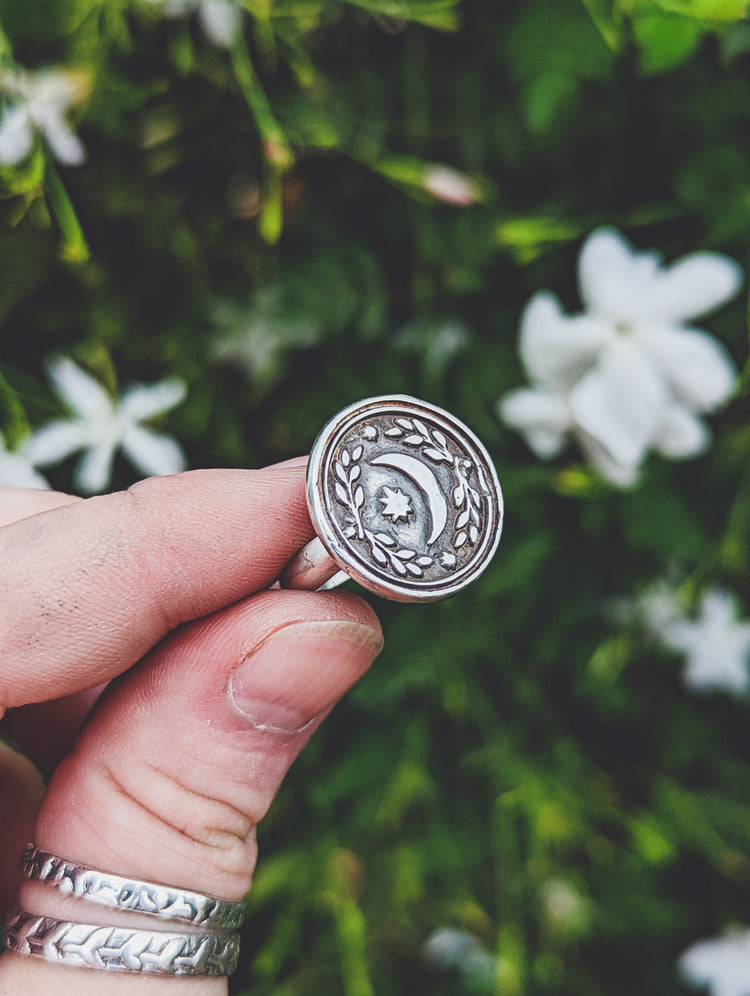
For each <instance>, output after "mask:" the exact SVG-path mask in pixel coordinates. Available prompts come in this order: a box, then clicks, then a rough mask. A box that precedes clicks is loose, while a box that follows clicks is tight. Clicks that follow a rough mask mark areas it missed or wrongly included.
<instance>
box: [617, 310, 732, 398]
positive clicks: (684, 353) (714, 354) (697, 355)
mask: <svg viewBox="0 0 750 996" xmlns="http://www.w3.org/2000/svg"><path fill="white" fill-rule="evenodd" d="M633 340H634V342H637V344H638V346H639V347H640V348H641V349H643V350H644V351H645V352H646V353H648V355H649V356H650V357H651V358H652V359H653V360H654V362H655V363H656V365H657V367H658V369H659V371H660V372H661V373H662V375H663V376H664V377H665V378H666V379H667V380H668V381H669V383H670V384H671V385H672V387H673V388H674V390H675V392H676V393H677V395H678V396H679V397H680V398H681V399H682V400H683V401H685V402H687V403H688V404H689V405H691V406H693V407H695V408H697V409H699V410H700V411H706V412H707V411H712V410H713V409H714V408H716V407H717V406H718V405H720V404H722V403H723V402H725V401H726V400H727V399H728V398H729V397H730V395H731V394H732V392H733V391H734V388H735V385H736V383H737V370H736V369H735V366H734V363H733V362H732V360H731V358H730V356H729V354H728V353H727V351H726V349H725V348H724V346H723V345H722V343H721V342H719V340H718V339H716V338H715V337H714V336H712V335H709V333H708V332H703V331H701V330H700V329H684V328H675V327H670V326H664V325H662V326H652V325H645V326H641V327H639V328H637V329H634V331H633Z"/></svg>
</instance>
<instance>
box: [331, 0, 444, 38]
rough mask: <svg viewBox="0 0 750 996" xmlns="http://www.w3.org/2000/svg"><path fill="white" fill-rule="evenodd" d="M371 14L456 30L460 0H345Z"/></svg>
mask: <svg viewBox="0 0 750 996" xmlns="http://www.w3.org/2000/svg"><path fill="white" fill-rule="evenodd" d="M344 2H345V3H350V4H352V6H354V7H361V8H362V9H363V10H367V11H369V12H370V13H371V14H378V15H379V16H381V17H392V18H394V19H395V20H399V21H413V22H414V23H415V24H423V25H424V26H425V27H427V28H437V29H438V30H439V31H455V30H456V28H457V27H458V14H457V11H456V7H457V5H458V0H344Z"/></svg>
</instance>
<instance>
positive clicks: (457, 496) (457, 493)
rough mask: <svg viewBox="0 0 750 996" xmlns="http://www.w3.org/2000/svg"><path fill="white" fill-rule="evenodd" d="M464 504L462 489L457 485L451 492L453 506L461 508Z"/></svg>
mask: <svg viewBox="0 0 750 996" xmlns="http://www.w3.org/2000/svg"><path fill="white" fill-rule="evenodd" d="M463 503H464V489H463V488H462V487H461V485H460V484H459V485H458V487H457V488H455V489H454V491H453V504H454V505H455V506H456V508H461V506H462V505H463Z"/></svg>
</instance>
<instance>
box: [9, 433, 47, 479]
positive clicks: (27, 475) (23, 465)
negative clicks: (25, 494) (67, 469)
mask: <svg viewBox="0 0 750 996" xmlns="http://www.w3.org/2000/svg"><path fill="white" fill-rule="evenodd" d="M0 487H5V488H49V482H48V481H46V480H45V479H44V478H43V477H42V475H41V474H38V473H37V472H36V470H34V466H33V464H32V463H31V461H30V460H29V459H28V458H27V456H26V454H25V452H24V450H23V448H21V450H20V451H18V452H10V451H9V450H7V449H6V448H5V441H4V440H3V436H2V433H0Z"/></svg>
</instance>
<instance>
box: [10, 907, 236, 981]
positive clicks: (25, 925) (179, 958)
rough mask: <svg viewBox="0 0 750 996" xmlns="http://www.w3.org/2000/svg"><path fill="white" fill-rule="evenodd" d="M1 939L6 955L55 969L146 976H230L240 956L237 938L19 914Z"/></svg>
mask: <svg viewBox="0 0 750 996" xmlns="http://www.w3.org/2000/svg"><path fill="white" fill-rule="evenodd" d="M4 938H5V946H6V948H7V949H8V950H9V951H15V952H16V953H17V954H21V955H34V956H35V957H37V958H44V960H45V961H49V962H52V963H54V964H56V965H71V966H73V967H76V968H99V969H106V970H107V971H111V972H143V973H147V974H149V975H180V976H191V975H192V976H207V975H209V976H222V975H231V974H232V972H234V970H235V969H236V967H237V959H238V957H239V951H240V942H239V937H238V935H237V934H236V933H231V934H178V933H172V932H166V931H149V930H132V929H129V928H123V927H98V926H96V925H94V924H90V923H73V922H71V921H69V920H56V919H54V918H53V917H49V916H35V915H34V914H33V913H26V912H24V911H23V910H15V911H14V912H12V913H10V914H9V916H8V918H7V919H6V921H5V931H4Z"/></svg>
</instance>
